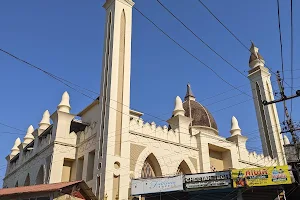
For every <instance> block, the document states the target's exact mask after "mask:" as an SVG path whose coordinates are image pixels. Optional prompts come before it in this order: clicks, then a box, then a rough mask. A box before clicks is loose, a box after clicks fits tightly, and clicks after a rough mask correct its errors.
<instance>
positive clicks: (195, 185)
mask: <svg viewBox="0 0 300 200" xmlns="http://www.w3.org/2000/svg"><path fill="white" fill-rule="evenodd" d="M184 182H185V184H184V186H185V189H186V190H201V189H214V188H228V187H231V177H230V172H229V171H223V172H212V173H202V174H190V175H185V177H184Z"/></svg>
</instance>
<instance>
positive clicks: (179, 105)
mask: <svg viewBox="0 0 300 200" xmlns="http://www.w3.org/2000/svg"><path fill="white" fill-rule="evenodd" d="M184 112H185V111H184V109H183V105H182V100H181V98H180V97H179V96H177V97H176V99H175V108H174V111H173V115H174V117H175V116H177V115H181V116H184Z"/></svg>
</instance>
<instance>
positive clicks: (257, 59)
mask: <svg viewBox="0 0 300 200" xmlns="http://www.w3.org/2000/svg"><path fill="white" fill-rule="evenodd" d="M258 50H259V48H257V47H256V46H255V44H254V42H253V41H252V40H251V47H250V52H251V55H250V59H249V66H250V67H251V68H255V67H257V66H264V65H265V61H264V58H263V57H262V56H261V55H260V53H259V52H258Z"/></svg>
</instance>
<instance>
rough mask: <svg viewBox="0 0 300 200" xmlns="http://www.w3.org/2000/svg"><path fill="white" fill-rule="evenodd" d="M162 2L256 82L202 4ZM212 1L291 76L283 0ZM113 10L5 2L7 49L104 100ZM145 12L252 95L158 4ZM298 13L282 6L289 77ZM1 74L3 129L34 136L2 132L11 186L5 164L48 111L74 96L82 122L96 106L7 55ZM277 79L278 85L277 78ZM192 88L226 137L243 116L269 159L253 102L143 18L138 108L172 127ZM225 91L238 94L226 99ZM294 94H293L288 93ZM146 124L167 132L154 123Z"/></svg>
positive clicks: (1, 163)
mask: <svg viewBox="0 0 300 200" xmlns="http://www.w3.org/2000/svg"><path fill="white" fill-rule="evenodd" d="M162 2H163V3H164V4H165V5H166V6H167V7H168V8H169V9H170V10H171V11H172V12H174V14H176V15H177V16H178V17H179V18H180V19H181V20H182V21H184V22H185V23H186V24H187V26H189V27H190V28H191V29H192V30H193V31H195V32H196V34H198V35H199V36H200V37H201V38H202V39H203V40H204V41H206V42H207V43H208V44H209V45H210V46H211V47H212V48H214V49H215V50H216V51H217V52H218V53H220V54H221V55H222V56H223V57H224V58H225V59H227V60H228V61H229V62H230V63H232V64H233V65H234V66H235V67H237V68H238V69H239V70H241V71H243V72H244V74H245V75H247V71H248V69H249V67H248V60H249V52H248V51H247V50H246V49H244V47H242V46H241V44H239V43H238V42H237V41H236V40H235V39H234V38H233V37H232V36H231V35H230V34H229V33H228V32H227V31H226V30H225V29H224V28H223V27H222V26H221V25H220V24H219V23H218V22H217V21H216V20H215V19H214V18H213V17H212V16H211V15H210V14H209V13H208V12H207V11H206V10H205V9H204V8H203V7H202V6H201V4H199V3H198V1H197V0H189V1H179V0H162ZM203 2H204V3H205V4H206V5H207V6H208V7H209V8H210V9H211V10H212V11H213V12H214V13H215V15H217V16H218V17H219V18H220V19H221V20H222V21H223V22H224V23H225V24H226V25H227V26H228V27H229V28H230V29H231V31H233V32H234V33H235V34H236V35H237V36H238V37H239V38H240V40H241V41H242V42H243V43H244V44H246V45H247V46H249V47H250V40H253V41H254V42H255V44H256V45H257V46H258V47H259V48H260V52H261V54H262V55H263V56H264V58H265V60H266V63H267V66H269V67H271V68H272V70H273V71H276V70H280V69H281V64H280V48H279V47H280V46H279V34H278V24H277V7H276V1H275V0H265V1H260V0H252V1H243V2H241V1H239V0H228V1H208V0H203ZM103 3H104V0H98V1H96V0H90V1H79V0H72V1H71V0H67V1H58V0H53V1H37V0H31V1H14V0H12V1H5V2H2V4H1V6H0V24H1V31H0V41H1V42H0V47H1V48H2V49H4V50H6V51H9V52H11V53H13V54H15V55H17V56H19V57H21V58H23V59H25V60H27V61H29V62H31V63H33V64H35V65H36V66H39V67H41V68H43V69H45V70H47V71H49V72H51V73H53V74H56V75H58V76H60V77H63V78H65V79H67V80H69V81H71V82H74V83H77V84H78V85H80V86H82V87H85V88H89V89H90V90H93V91H96V92H99V90H100V89H99V88H100V77H101V60H102V49H103V37H104V36H103V33H104V30H103V29H104V16H105V11H104V9H103V8H102V5H103ZM135 3H136V4H135V6H136V7H137V8H138V9H139V10H141V11H142V12H143V13H144V14H145V15H147V16H148V17H149V18H150V19H152V20H153V21H154V22H155V23H157V25H158V26H160V27H161V28H162V29H163V30H164V31H166V32H167V33H168V34H169V35H171V36H172V37H173V38H174V39H175V40H176V41H178V42H179V43H180V44H182V45H183V46H184V47H185V48H187V49H188V50H189V51H190V52H192V53H193V54H194V55H196V56H197V57H198V58H199V59H201V60H202V61H203V62H205V63H206V64H207V65H209V66H210V67H212V68H213V69H214V70H215V71H217V72H218V73H219V74H220V75H221V76H222V77H223V78H224V79H225V80H227V81H228V82H230V83H231V84H232V85H235V86H241V85H244V86H243V87H241V88H240V89H241V90H243V91H244V92H246V93H248V94H251V89H250V83H249V80H248V79H247V78H245V77H244V76H242V75H241V74H239V73H238V72H237V71H235V70H234V69H232V68H231V67H230V66H229V65H228V64H226V63H225V62H224V61H223V60H221V59H220V58H219V57H217V56H216V55H215V54H214V53H213V52H211V51H210V50H209V49H208V48H207V47H205V46H204V45H203V44H202V43H201V42H200V41H198V40H197V39H196V38H195V37H194V36H193V35H192V34H191V33H189V32H188V31H187V30H186V29H185V28H184V27H183V26H182V25H181V24H179V23H178V22H177V21H176V20H175V19H174V18H172V16H170V15H169V14H168V13H167V12H166V11H165V10H164V9H163V8H162V7H161V6H160V5H159V4H158V3H157V2H156V1H141V0H136V1H135ZM289 6H290V5H289V2H287V1H286V2H285V1H281V22H282V34H283V48H284V49H283V50H284V61H285V62H284V66H285V70H290V20H289V19H290V18H289V14H290V12H289ZM299 7H300V2H297V1H294V10H298V9H299ZM299 15H300V14H299V12H294V32H295V34H294V35H295V36H294V46H295V49H294V55H295V58H294V68H295V69H300V68H299V67H297V66H299V62H300V59H299V58H298V57H297V55H298V54H299V48H298V46H299V44H300V40H299V37H298V35H297V33H298V32H299V31H300V30H299V21H298V20H297V19H299ZM0 67H1V78H0V85H1V87H0V93H1V98H0V111H1V114H0V122H2V123H5V124H7V125H10V126H13V127H16V128H18V129H21V130H24V132H20V131H17V130H14V129H11V128H8V127H4V126H1V125H0V134H1V136H2V140H1V145H0V158H1V159H0V176H1V177H3V175H4V173H5V165H6V160H5V156H6V155H8V154H9V152H10V149H11V148H12V146H13V143H14V140H15V139H16V137H21V139H22V138H23V137H24V136H25V131H26V130H27V127H28V126H29V125H30V124H32V125H33V126H34V127H35V128H37V127H38V123H39V121H40V120H41V117H42V114H43V112H44V111H45V110H46V109H48V110H49V111H50V113H53V112H54V111H55V109H56V106H57V105H58V103H59V102H60V98H61V95H62V93H63V92H64V91H65V90H67V91H68V92H69V93H70V97H71V106H72V112H73V113H78V112H79V111H80V110H81V109H83V108H84V107H85V106H86V105H88V104H89V103H90V102H91V99H89V98H86V97H85V96H83V95H81V94H79V93H77V92H76V91H73V90H72V89H69V88H67V87H66V86H65V85H62V84H61V83H59V82H58V81H55V80H53V79H51V78H50V77H48V76H47V75H45V74H43V73H41V72H39V71H37V70H35V69H33V68H30V67H28V66H26V65H25V64H23V63H20V62H18V61H17V60H15V59H13V58H11V57H9V56H7V55H5V54H3V53H0ZM285 77H286V82H287V83H288V84H290V81H291V80H290V79H288V78H290V71H286V72H285ZM294 77H295V78H298V77H300V70H299V71H298V70H295V71H294ZM272 80H275V77H274V76H273V77H272ZM298 80H299V79H295V81H294V86H295V87H296V86H300V83H299V82H298ZM188 82H190V83H191V85H192V89H193V92H194V94H195V96H196V98H197V100H198V101H199V102H201V103H202V104H203V105H205V106H207V107H208V109H209V110H210V111H211V113H212V114H213V116H214V117H215V119H216V122H217V124H218V127H219V132H220V135H222V136H225V137H228V136H229V135H230V133H229V130H230V121H231V117H232V116H233V115H234V116H236V117H237V119H238V120H239V123H240V127H241V129H242V133H243V134H244V135H246V136H248V137H249V140H248V147H249V148H250V149H252V150H253V149H257V151H258V152H261V144H260V139H259V133H258V131H257V129H258V127H257V122H256V116H255V111H254V105H253V101H251V100H250V98H249V97H248V96H246V95H244V94H241V95H239V94H240V92H239V91H237V90H234V89H232V88H231V87H230V86H229V85H227V84H226V83H224V82H223V81H221V80H220V79H219V78H218V77H216V76H215V75H214V74H213V73H212V72H211V71H210V70H208V69H207V68H206V67H205V66H203V65H202V64H200V63H199V62H197V61H196V60H195V59H193V58H192V57H191V56H190V55H188V54H187V53H186V52H184V51H183V50H182V49H180V48H179V47H178V46H176V45H175V44H174V43H173V42H172V41H171V40H169V39H168V38H167V37H166V36H164V35H163V34H162V33H161V32H159V31H158V30H157V29H156V28H155V27H154V26H153V25H152V24H150V23H149V22H148V21H147V20H145V19H144V18H143V17H142V16H141V15H140V14H139V13H137V12H136V11H133V32H132V73H131V107H132V108H134V109H137V110H140V111H143V112H145V113H148V114H151V115H154V116H157V117H160V118H163V119H168V118H169V117H170V116H171V112H172V109H173V107H174V100H175V97H176V96H177V95H179V96H181V97H182V98H183V97H184V95H185V90H186V84H187V83H188ZM296 88H299V87H296ZM273 89H274V90H278V87H277V84H273ZM225 91H228V92H226V93H224V94H222V95H218V96H216V95H217V94H220V93H222V92H225ZM286 92H287V94H290V89H289V88H288V86H286ZM90 95H92V94H90ZM94 96H95V95H94ZM211 97H213V98H211ZM229 97H232V98H229ZM208 98H209V99H208ZM224 99H226V100H224ZM247 100H248V101H247ZM241 102H244V103H241ZM293 102H294V111H293V118H294V119H295V120H298V119H299V114H298V113H297V105H298V103H299V99H295V100H294V101H293ZM235 104H236V105H235ZM233 105H235V106H233ZM277 107H278V110H279V114H280V119H281V120H283V113H282V104H278V105H277ZM224 108H226V109H224ZM144 119H145V120H147V121H150V122H151V121H155V122H156V123H158V124H159V123H162V122H160V121H158V120H157V119H155V118H153V117H151V116H149V115H146V114H145V116H144ZM7 132H9V133H7ZM15 133H16V134H15Z"/></svg>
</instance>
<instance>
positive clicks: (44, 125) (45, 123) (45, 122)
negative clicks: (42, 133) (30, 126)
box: [39, 110, 50, 130]
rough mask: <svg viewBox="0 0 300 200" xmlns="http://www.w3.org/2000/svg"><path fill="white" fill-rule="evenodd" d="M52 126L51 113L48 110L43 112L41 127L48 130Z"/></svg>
mask: <svg viewBox="0 0 300 200" xmlns="http://www.w3.org/2000/svg"><path fill="white" fill-rule="evenodd" d="M49 126H50V113H49V111H48V110H46V111H45V112H44V114H43V118H42V120H41V122H40V123H39V129H43V130H46V129H47V128H48V127H49Z"/></svg>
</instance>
